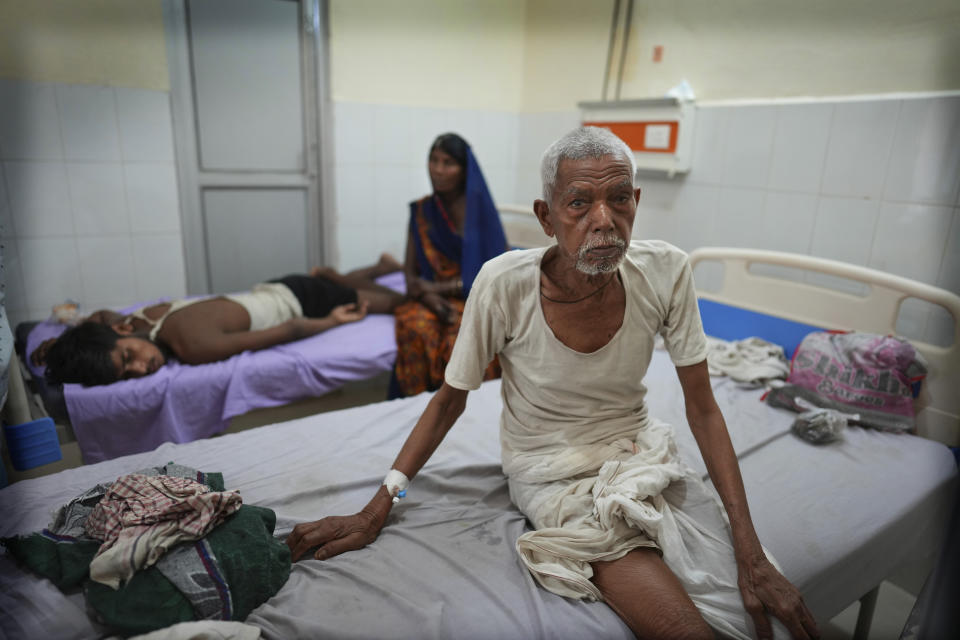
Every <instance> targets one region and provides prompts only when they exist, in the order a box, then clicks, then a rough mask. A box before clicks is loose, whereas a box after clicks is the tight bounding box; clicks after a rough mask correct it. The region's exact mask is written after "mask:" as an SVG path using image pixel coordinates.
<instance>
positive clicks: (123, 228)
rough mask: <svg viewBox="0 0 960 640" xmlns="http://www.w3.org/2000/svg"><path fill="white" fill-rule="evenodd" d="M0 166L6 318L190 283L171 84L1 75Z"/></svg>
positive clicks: (106, 302) (169, 291) (125, 299)
mask: <svg viewBox="0 0 960 640" xmlns="http://www.w3.org/2000/svg"><path fill="white" fill-rule="evenodd" d="M0 170H2V171H0V225H2V238H3V240H2V242H3V245H4V251H3V262H4V265H3V266H4V270H3V275H4V279H5V287H6V301H5V303H6V307H7V311H8V313H9V315H10V317H11V323H13V324H15V323H16V322H20V321H22V320H26V319H42V318H45V317H47V316H48V315H49V313H50V307H51V306H53V305H54V304H57V303H59V302H63V301H64V300H67V299H72V300H76V301H78V302H81V303H82V305H83V307H84V308H85V309H87V310H94V309H97V308H101V307H106V306H116V305H125V304H131V303H133V302H136V301H139V300H149V299H152V298H157V297H160V296H177V295H183V294H184V293H185V279H184V262H183V248H182V240H181V236H180V207H179V197H178V195H177V181H176V171H175V165H174V153H173V130H172V121H171V116H170V97H169V94H168V93H167V92H163V91H150V90H141V89H125V88H115V87H100V86H91V85H68V84H42V83H32V82H21V81H13V80H3V79H0Z"/></svg>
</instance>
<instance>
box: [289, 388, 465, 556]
mask: <svg viewBox="0 0 960 640" xmlns="http://www.w3.org/2000/svg"><path fill="white" fill-rule="evenodd" d="M467 393H468V392H467V391H462V390H460V389H455V388H453V387H451V386H450V385H448V384H446V383H444V384H443V386H441V387H440V390H439V391H437V393H436V394H435V395H434V396H433V398H431V399H430V403H429V404H428V405H427V408H426V409H425V410H424V412H423V415H422V416H420V419H419V420H417V424H416V426H415V427H414V428H413V431H411V432H410V435H409V436H407V440H406V442H404V443H403V447H402V448H401V449H400V453H399V454H398V455H397V459H396V460H395V461H394V463H393V468H394V469H396V470H398V471H402V472H403V473H404V475H406V476H407V477H408V478H411V479H412V478H413V477H414V476H415V475H416V473H417V472H418V471H419V470H420V469H421V467H423V465H424V464H426V462H427V460H429V459H430V456H431V455H433V452H434V451H436V449H437V447H438V446H439V445H440V443H441V442H442V441H443V438H444V436H446V435H447V432H448V431H450V428H451V427H452V426H453V424H454V423H455V422H456V421H457V418H459V417H460V415H461V414H462V413H463V409H464V407H465V406H466V404H467ZM391 506H393V502H392V498H391V496H390V495H389V494H388V493H387V489H386V487H385V486H383V485H381V486H380V488H379V489H378V490H377V493H376V494H375V495H374V496H373V499H372V500H370V502H369V503H367V506H366V507H364V508H363V510H361V511H360V512H359V513H355V514H354V515H352V516H328V517H326V518H323V519H321V520H316V521H314V522H304V523H301V524H298V525H297V526H295V527H294V528H293V531H292V532H291V533H290V535H289V536H288V537H287V546H288V547H290V552H291V556H292V558H293V560H294V561H297V560H299V559H300V558H301V557H302V556H303V555H304V554H306V552H307V551H309V550H310V549H312V548H314V547H319V548H318V549H317V551H316V552H315V553H314V554H313V557H314V558H316V559H318V560H326V559H327V558H332V557H333V556H336V555H339V554H341V553H343V552H344V551H354V550H356V549H362V548H363V547H365V546H367V545H368V544H370V543H371V542H373V541H374V540H376V539H377V535H378V534H379V533H380V530H381V529H382V528H383V525H384V523H385V522H386V520H387V515H388V514H389V513H390V507H391Z"/></svg>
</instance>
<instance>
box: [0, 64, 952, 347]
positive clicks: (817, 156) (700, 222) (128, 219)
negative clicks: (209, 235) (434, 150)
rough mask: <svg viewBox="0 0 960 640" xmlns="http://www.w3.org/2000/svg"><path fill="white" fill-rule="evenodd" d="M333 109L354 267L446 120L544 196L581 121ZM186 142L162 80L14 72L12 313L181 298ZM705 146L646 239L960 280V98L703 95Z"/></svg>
mask: <svg viewBox="0 0 960 640" xmlns="http://www.w3.org/2000/svg"><path fill="white" fill-rule="evenodd" d="M332 106H333V122H334V131H333V133H334V153H333V158H334V166H333V168H332V169H333V175H334V180H335V184H334V191H335V200H334V210H333V211H332V212H331V214H332V215H333V225H332V226H333V227H334V233H335V241H334V243H333V245H334V246H335V248H336V252H335V255H334V256H332V258H333V263H334V264H335V265H336V266H338V267H339V268H341V269H350V268H353V267H357V266H360V265H363V264H367V263H370V262H372V261H374V260H375V259H376V258H377V256H378V255H379V254H380V253H381V252H383V251H390V252H392V253H394V254H395V255H396V256H397V257H402V255H403V249H404V242H405V239H406V224H407V218H408V208H407V204H408V203H409V202H410V201H411V200H413V199H415V198H418V197H420V196H422V195H424V194H426V193H428V192H429V189H430V184H429V179H428V177H427V169H426V158H427V151H428V147H429V145H430V142H431V141H432V140H433V139H434V138H435V137H436V136H437V135H438V134H440V133H443V132H446V131H455V132H457V133H459V134H461V135H462V136H463V137H464V138H465V139H466V140H467V141H468V142H470V143H471V145H472V146H473V148H474V152H475V154H476V156H477V158H478V160H479V162H480V165H481V167H482V169H483V171H484V174H485V176H486V178H487V181H488V183H489V185H490V188H491V191H492V193H493V196H494V199H495V201H496V202H498V203H519V204H527V205H529V204H531V203H532V202H533V200H534V199H535V198H537V197H539V195H540V179H539V175H538V170H539V168H538V165H539V158H540V154H541V152H542V151H543V149H544V148H545V147H546V146H547V145H548V144H549V143H550V142H551V141H552V140H554V139H555V138H556V137H558V136H559V135H562V134H563V133H564V132H566V131H568V130H569V129H571V128H572V127H574V126H576V125H577V123H578V122H579V114H578V112H577V111H575V110H569V111H558V112H546V113H515V112H503V111H479V110H462V109H438V108H429V107H410V106H400V105H382V104H367V103H354V102H336V103H334V104H333V105H332ZM171 141H172V131H171V120H170V109H169V95H168V94H167V93H164V92H156V91H145V90H135V89H122V88H104V87H95V86H79V85H51V84H39V83H27V82H15V81H9V80H0V163H2V164H0V168H2V180H0V225H2V226H3V244H4V247H5V248H4V252H3V261H4V271H3V274H4V277H5V279H6V296H7V298H6V306H7V309H8V311H9V312H10V315H11V316H12V320H13V321H14V322H17V321H20V320H23V319H25V318H28V317H29V318H42V317H45V316H46V315H47V314H48V313H49V308H50V306H51V305H53V304H55V303H57V302H60V301H62V300H64V299H67V298H72V299H78V300H80V301H81V302H83V303H84V305H85V306H87V307H89V308H93V307H99V306H105V305H115V304H126V303H129V302H130V301H134V300H145V299H149V298H153V297H158V296H162V295H174V296H175V295H181V294H183V293H184V271H183V269H184V266H183V253H182V240H181V236H180V219H179V207H178V198H177V184H176V171H175V166H174V159H173V147H172V142H171ZM693 146H694V157H693V168H692V170H691V172H690V173H689V174H688V175H687V176H684V177H678V178H674V179H672V180H670V179H666V178H651V177H643V178H642V180H641V186H642V187H643V196H642V198H641V202H640V210H639V212H638V216H637V222H636V225H635V228H634V233H635V235H636V236H637V237H658V238H663V239H665V240H668V241H670V242H673V243H675V244H677V245H678V246H680V247H682V248H683V249H685V250H688V251H689V250H692V249H694V248H696V247H699V246H705V245H734V246H746V247H756V248H769V249H778V250H785V251H793V252H799V253H811V254H814V255H820V256H823V257H828V258H834V259H840V260H845V261H848V262H852V263H854V264H861V265H865V266H871V267H874V268H878V269H882V270H885V271H889V272H891V273H895V274H899V275H903V276H906V277H910V278H915V279H918V280H921V281H924V282H928V283H931V284H936V285H938V286H941V287H944V288H946V289H949V290H951V291H954V292H956V293H960V97H958V96H949V97H918V98H895V99H872V100H860V101H849V100H845V101H836V102H829V101H813V102H809V103H789V104H777V103H771V104H769V105H763V104H760V105H757V104H754V105H749V106H734V105H715V106H700V107H699V108H698V112H697V121H696V130H695V135H694V145H693ZM781 275H784V276H785V277H802V276H801V275H799V274H796V273H791V272H790V271H789V270H782V272H781ZM832 284H834V285H835V286H838V287H840V288H844V287H846V286H847V285H846V283H840V282H833V283H832ZM947 326H948V324H947V323H946V322H945V320H944V318H943V315H942V314H940V313H938V312H936V311H935V310H933V309H930V308H927V307H926V306H924V305H921V304H913V303H911V304H908V305H905V306H904V309H903V313H902V314H901V328H902V329H903V331H904V332H908V333H911V334H913V335H917V336H926V337H927V338H931V337H935V336H937V335H941V336H942V335H944V331H945V327H947Z"/></svg>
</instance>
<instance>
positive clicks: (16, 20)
mask: <svg viewBox="0 0 960 640" xmlns="http://www.w3.org/2000/svg"><path fill="white" fill-rule="evenodd" d="M0 77H5V78H14V79H18V80H31V81H34V82H63V83H74V84H101V85H110V86H116V87H133V88H140V89H160V90H169V88H170V79H169V75H168V73H167V54H166V45H165V43H164V35H163V17H162V13H161V4H160V0H135V1H131V0H26V1H17V0H3V1H2V2H0Z"/></svg>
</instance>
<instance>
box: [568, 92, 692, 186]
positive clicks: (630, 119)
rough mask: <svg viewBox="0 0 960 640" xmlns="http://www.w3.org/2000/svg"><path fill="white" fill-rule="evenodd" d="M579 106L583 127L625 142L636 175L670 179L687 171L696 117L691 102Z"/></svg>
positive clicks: (671, 100)
mask: <svg viewBox="0 0 960 640" xmlns="http://www.w3.org/2000/svg"><path fill="white" fill-rule="evenodd" d="M578 106H579V107H580V120H581V122H582V123H583V124H584V125H591V126H596V127H605V128H607V129H610V130H611V131H613V132H614V133H615V134H617V136H619V137H620V138H621V139H622V140H623V141H624V142H626V143H627V145H628V146H629V147H630V148H631V149H632V150H633V154H634V157H635V158H636V160H637V170H638V171H639V172H641V173H646V174H655V175H666V176H667V177H673V176H674V175H676V174H678V173H687V172H688V171H690V161H691V156H692V155H693V154H692V150H693V124H694V116H695V114H696V106H695V105H694V103H693V101H692V100H679V99H677V98H650V99H644V100H618V101H615V102H581V103H580V104H579V105H578Z"/></svg>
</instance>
